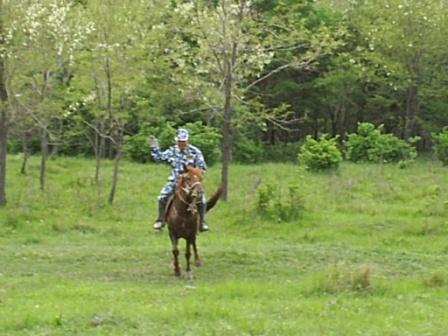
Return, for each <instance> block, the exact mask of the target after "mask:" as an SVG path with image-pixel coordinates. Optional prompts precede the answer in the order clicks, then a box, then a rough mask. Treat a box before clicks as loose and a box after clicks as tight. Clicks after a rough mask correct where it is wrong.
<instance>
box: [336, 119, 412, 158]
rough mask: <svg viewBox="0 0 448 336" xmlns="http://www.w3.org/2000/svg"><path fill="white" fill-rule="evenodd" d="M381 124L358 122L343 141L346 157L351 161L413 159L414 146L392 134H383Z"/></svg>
mask: <svg viewBox="0 0 448 336" xmlns="http://www.w3.org/2000/svg"><path fill="white" fill-rule="evenodd" d="M382 131H383V125H380V126H379V127H375V126H374V125H373V124H371V123H359V124H358V129H357V132H356V133H352V134H349V135H348V139H347V141H346V142H345V146H346V156H347V159H349V160H350V161H353V162H358V161H365V162H398V161H400V160H409V159H414V158H415V156H416V151H415V148H414V147H412V146H411V145H410V144H408V143H407V142H406V141H404V140H401V139H399V138H397V137H396V136H394V135H393V134H390V133H388V134H384V133H383V132H382Z"/></svg>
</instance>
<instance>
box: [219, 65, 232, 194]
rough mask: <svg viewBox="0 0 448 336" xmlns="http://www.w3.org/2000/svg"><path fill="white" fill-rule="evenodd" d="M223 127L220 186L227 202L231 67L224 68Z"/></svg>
mask: <svg viewBox="0 0 448 336" xmlns="http://www.w3.org/2000/svg"><path fill="white" fill-rule="evenodd" d="M224 99H225V102H224V125H223V141H222V168H221V184H222V187H223V192H222V198H223V199H224V200H227V194H228V188H227V187H228V175H229V165H230V160H231V158H232V138H233V136H232V131H233V130H232V70H231V65H230V64H227V66H226V75H225V80H224Z"/></svg>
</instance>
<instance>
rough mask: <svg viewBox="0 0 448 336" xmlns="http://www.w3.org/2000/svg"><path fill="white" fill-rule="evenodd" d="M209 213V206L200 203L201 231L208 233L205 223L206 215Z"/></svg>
mask: <svg viewBox="0 0 448 336" xmlns="http://www.w3.org/2000/svg"><path fill="white" fill-rule="evenodd" d="M206 212H207V204H206V203H204V202H201V203H198V213H199V231H200V232H205V231H208V229H209V228H208V225H207V223H206V222H205V213H206Z"/></svg>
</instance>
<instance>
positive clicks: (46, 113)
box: [11, 0, 93, 190]
mask: <svg viewBox="0 0 448 336" xmlns="http://www.w3.org/2000/svg"><path fill="white" fill-rule="evenodd" d="M19 8H20V11H21V13H22V15H21V18H20V27H21V29H20V31H19V34H18V41H19V42H20V43H19V46H20V47H18V48H17V49H16V55H15V63H16V65H15V67H16V69H15V71H16V76H15V79H14V81H12V82H11V91H12V92H13V93H14V94H15V96H19V97H18V98H15V101H17V102H18V103H19V104H20V105H21V107H22V108H25V109H26V110H27V111H28V112H29V114H31V115H32V117H33V119H34V120H35V122H36V124H37V126H38V128H39V130H40V139H41V167H40V179H39V180H40V188H41V190H44V189H45V184H46V183H45V181H46V163H47V157H48V147H49V140H50V141H53V142H55V141H57V140H58V139H57V136H56V132H53V130H52V126H53V124H57V125H58V128H60V127H61V126H62V119H63V118H64V108H65V104H66V101H65V100H64V95H65V93H66V91H67V89H68V87H69V82H70V80H71V78H72V67H73V63H74V58H75V56H76V52H77V51H78V50H79V49H80V48H82V47H83V42H84V40H85V38H86V36H88V35H89V34H90V33H91V32H92V30H93V26H92V24H91V23H90V22H86V21H85V20H84V16H83V13H82V7H81V6H73V5H72V3H71V1H66V0H54V1H50V0H48V1H38V0H30V1H28V2H27V3H22V4H20V6H19Z"/></svg>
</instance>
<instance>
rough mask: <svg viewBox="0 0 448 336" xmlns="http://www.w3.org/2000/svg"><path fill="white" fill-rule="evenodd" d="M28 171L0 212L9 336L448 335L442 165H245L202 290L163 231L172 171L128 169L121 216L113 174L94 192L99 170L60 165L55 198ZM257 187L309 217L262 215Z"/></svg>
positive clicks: (53, 169) (205, 250)
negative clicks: (163, 193)
mask: <svg viewBox="0 0 448 336" xmlns="http://www.w3.org/2000/svg"><path fill="white" fill-rule="evenodd" d="M20 163H21V158H20V156H9V157H8V202H9V203H8V206H7V207H5V208H2V209H0V335H232V336H233V335H446V334H447V333H448V331H447V330H448V329H447V322H446V321H448V270H447V265H448V239H447V235H448V188H447V186H448V174H447V172H448V171H447V169H446V168H443V167H442V166H441V164H439V163H438V162H436V161H432V160H429V159H428V160H420V161H417V162H416V163H415V164H413V165H412V166H410V167H409V168H407V169H404V170H400V169H398V168H397V167H396V166H394V165H367V164H359V165H355V164H350V163H344V164H343V165H342V166H341V167H340V169H339V170H338V171H333V172H329V173H318V174H312V173H308V172H304V171H300V170H299V169H298V167H297V166H295V165H293V164H263V165H256V166H255V165H254V166H238V165H234V166H232V167H231V171H230V194H229V200H228V201H227V202H220V203H218V205H217V206H216V208H215V209H213V210H212V211H211V212H210V214H209V215H208V222H209V223H210V226H211V232H209V233H206V234H201V235H200V236H199V242H198V243H199V249H200V254H201V255H202V257H203V260H204V265H203V266H202V267H201V268H195V269H194V270H193V272H194V280H187V279H186V278H180V279H179V278H175V277H174V276H173V273H172V269H171V251H170V243H169V239H168V236H167V231H166V229H165V230H164V231H163V232H162V233H159V234H157V233H154V232H152V230H151V225H152V221H153V219H154V218H155V209H156V196H157V194H158V192H159V190H160V188H161V187H162V185H163V184H164V182H165V178H166V177H167V175H168V167H167V166H163V165H154V164H147V165H140V164H132V163H128V162H124V163H123V165H122V169H121V175H120V180H119V186H118V192H117V197H116V201H115V204H114V205H113V206H109V205H107V202H106V199H107V195H108V191H109V183H110V176H111V163H110V162H108V163H105V165H104V169H103V170H102V181H103V182H102V184H101V185H99V186H96V185H94V184H93V183H92V176H93V172H94V162H93V161H91V160H86V159H75V158H58V159H55V160H52V161H50V162H49V168H48V190H47V191H46V192H45V193H42V192H40V191H39V185H38V158H32V159H31V162H30V166H29V172H28V175H26V176H21V175H20V174H19V173H18V171H19V167H20ZM219 175H220V171H219V167H212V168H211V169H210V170H209V172H208V174H207V177H206V181H205V186H206V190H207V191H208V194H210V195H211V194H212V192H213V190H214V189H215V188H216V187H217V185H218V181H219ZM260 184H261V185H266V184H271V185H276V186H277V187H278V188H279V189H280V190H283V192H284V193H286V190H287V188H288V187H289V186H297V187H298V193H299V196H300V197H301V202H302V205H303V207H304V208H303V210H302V214H301V217H300V218H299V219H297V220H293V221H290V222H279V221H278V220H275V218H271V219H269V218H267V217H261V216H259V215H258V214H257V211H256V195H257V186H259V185H260ZM183 245H184V244H182V251H181V253H182V255H183V248H184V246H183ZM181 262H182V265H184V264H185V263H184V258H183V257H182V258H181Z"/></svg>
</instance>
